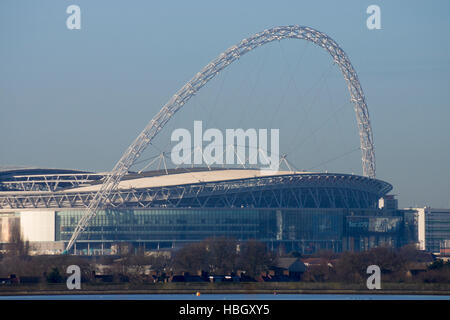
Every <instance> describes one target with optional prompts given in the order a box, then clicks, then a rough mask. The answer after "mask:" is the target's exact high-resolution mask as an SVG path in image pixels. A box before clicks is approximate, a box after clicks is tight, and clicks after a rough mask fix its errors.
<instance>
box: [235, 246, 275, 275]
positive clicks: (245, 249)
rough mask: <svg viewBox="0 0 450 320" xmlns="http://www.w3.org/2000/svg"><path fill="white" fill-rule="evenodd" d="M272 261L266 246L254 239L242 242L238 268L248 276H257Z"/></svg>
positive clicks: (272, 258) (272, 257)
mask: <svg viewBox="0 0 450 320" xmlns="http://www.w3.org/2000/svg"><path fill="white" fill-rule="evenodd" d="M273 262H274V256H273V254H272V253H271V252H270V251H269V250H268V249H267V246H266V245H265V244H264V243H262V242H259V241H256V240H249V241H247V242H245V243H243V244H242V245H241V247H240V252H239V263H238V265H239V268H240V269H242V270H244V271H245V273H246V274H247V275H248V276H250V277H257V276H259V275H260V274H261V272H262V271H265V270H267V269H268V268H269V267H270V265H271V264H272V263H273Z"/></svg>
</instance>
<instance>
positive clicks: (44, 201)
mask: <svg viewBox="0 0 450 320" xmlns="http://www.w3.org/2000/svg"><path fill="white" fill-rule="evenodd" d="M391 189H392V186H391V185H390V184H389V183H386V182H384V181H380V180H376V179H369V178H366V177H361V176H353V175H327V174H294V175H287V176H273V177H258V178H247V179H240V180H232V181H220V182H213V183H196V184H189V185H179V186H170V187H155V188H144V189H129V190H119V191H115V192H113V193H111V195H110V197H109V200H108V202H107V203H105V206H106V207H108V208H111V209H119V208H219V207H220V208H222V207H224V208H227V207H229V208H347V209H352V208H359V209H361V208H373V207H374V206H376V204H377V200H378V199H379V198H380V197H381V196H383V195H384V194H386V193H387V192H389V191H390V190H391ZM94 196H95V192H84V193H81V192H70V190H68V191H67V192H64V193H53V192H52V193H39V194H29V195H23V194H11V195H7V196H0V209H28V208H54V209H62V208H83V209H85V208H88V207H89V204H90V203H91V201H92V199H93V198H94Z"/></svg>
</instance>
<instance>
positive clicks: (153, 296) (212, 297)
mask: <svg viewBox="0 0 450 320" xmlns="http://www.w3.org/2000/svg"><path fill="white" fill-rule="evenodd" d="M0 300H193V301H195V300H450V296H449V295H385V294H202V295H200V296H196V295H195V294H105V295H102V294H95V295H94V294H93V295H88V294H79V295H78V294H76V295H75V294H74V295H29V296H0Z"/></svg>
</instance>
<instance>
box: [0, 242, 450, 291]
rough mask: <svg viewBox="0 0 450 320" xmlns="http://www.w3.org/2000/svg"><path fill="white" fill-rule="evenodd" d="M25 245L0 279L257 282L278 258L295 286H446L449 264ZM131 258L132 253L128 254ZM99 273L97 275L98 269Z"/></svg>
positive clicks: (11, 255) (248, 250)
mask: <svg viewBox="0 0 450 320" xmlns="http://www.w3.org/2000/svg"><path fill="white" fill-rule="evenodd" d="M27 248H28V244H26V243H24V242H23V241H21V239H16V240H15V242H14V243H12V244H11V245H10V246H9V247H8V250H6V251H5V253H4V254H2V255H0V278H1V277H5V276H10V275H15V277H16V278H17V279H20V282H21V283H27V282H28V283H33V282H34V283H37V282H39V283H43V282H44V283H62V282H64V281H65V279H66V277H67V274H66V270H67V267H68V266H70V265H78V266H79V267H80V269H81V271H82V281H83V282H98V281H104V280H106V281H107V282H116V283H117V282H132V283H153V282H167V281H170V280H171V279H172V277H173V276H174V275H183V274H190V275H202V276H203V277H204V278H206V276H207V275H238V276H239V277H240V279H241V281H262V279H264V276H267V275H268V274H269V272H270V270H274V269H276V268H274V266H276V265H277V261H278V260H279V259H280V258H282V257H291V258H298V259H300V260H301V261H303V262H305V264H306V265H307V268H306V271H305V272H304V273H303V274H302V275H301V277H300V281H305V282H334V283H365V281H366V279H367V277H368V275H367V267H368V266H369V265H377V266H379V267H380V269H381V274H382V281H383V282H396V283H398V282H416V283H418V282H420V283H449V284H450V262H444V261H442V260H436V259H435V258H434V257H433V256H432V255H431V254H429V253H426V252H423V251H419V250H417V249H416V248H415V247H414V246H413V245H409V246H405V247H403V248H400V249H392V248H388V247H379V248H375V249H371V250H369V251H366V252H344V253H340V254H336V253H332V252H319V253H317V254H314V255H305V256H302V255H301V254H300V253H298V252H291V253H289V254H282V253H274V252H272V251H270V250H268V248H267V247H266V245H265V244H264V243H261V242H258V241H253V240H251V241H246V242H238V241H236V240H233V239H227V238H214V239H206V240H204V241H201V242H197V243H192V244H188V245H186V246H184V247H182V248H180V249H178V250H176V251H173V252H172V253H171V254H164V252H162V253H159V254H152V255H148V254H147V253H145V252H143V251H139V250H137V251H134V250H128V252H127V253H123V254H121V255H118V256H72V255H58V256H30V255H29V254H28V252H27ZM129 252H132V253H129ZM99 266H100V267H101V270H99V268H100V267H99Z"/></svg>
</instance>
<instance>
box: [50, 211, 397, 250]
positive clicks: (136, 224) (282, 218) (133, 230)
mask: <svg viewBox="0 0 450 320" xmlns="http://www.w3.org/2000/svg"><path fill="white" fill-rule="evenodd" d="M375 211H376V210H369V211H367V209H364V210H359V211H355V210H352V211H349V210H348V209H332V208H319V209H312V208H310V209H299V208H293V209H269V208H265V209H249V208H228V209H223V208H205V209H198V208H179V209H156V208H152V209H116V210H102V211H99V212H98V213H97V215H96V216H95V217H94V218H93V219H92V220H91V222H90V224H89V227H88V228H87V229H86V230H85V231H84V232H83V233H81V234H80V237H79V238H78V241H77V246H78V248H79V249H83V250H86V249H87V250H91V249H93V250H99V249H101V250H109V249H110V248H111V246H112V245H114V244H118V243H131V244H133V246H138V247H143V248H144V249H147V250H152V249H161V248H172V247H177V246H180V245H183V244H185V243H187V242H195V241H201V240H204V239H206V238H210V237H227V238H234V239H236V240H239V241H245V240H249V239H256V240H259V241H263V242H265V243H267V245H268V246H269V247H270V248H271V249H273V250H285V251H287V252H289V251H298V252H301V253H314V252H317V251H319V250H331V251H334V252H341V251H343V250H355V251H359V250H366V249H368V248H371V247H374V246H377V245H380V244H382V243H386V244H391V245H396V243H397V238H398V235H399V234H400V233H399V228H400V224H401V219H400V218H399V217H390V218H389V217H383V218H380V217H374V215H376V212H375ZM83 213H84V210H73V209H70V210H62V211H56V214H55V228H56V230H55V238H56V239H55V240H56V241H64V242H67V241H68V240H69V239H70V237H71V236H72V233H73V231H74V229H75V227H76V224H77V222H78V221H79V219H80V218H81V217H82V215H83ZM350 214H351V215H356V214H357V216H349V215H350ZM369 216H370V217H369Z"/></svg>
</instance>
